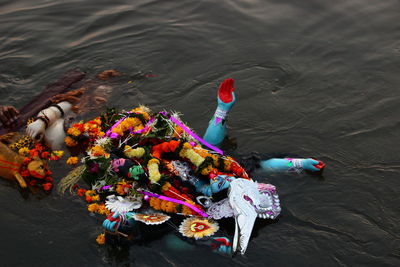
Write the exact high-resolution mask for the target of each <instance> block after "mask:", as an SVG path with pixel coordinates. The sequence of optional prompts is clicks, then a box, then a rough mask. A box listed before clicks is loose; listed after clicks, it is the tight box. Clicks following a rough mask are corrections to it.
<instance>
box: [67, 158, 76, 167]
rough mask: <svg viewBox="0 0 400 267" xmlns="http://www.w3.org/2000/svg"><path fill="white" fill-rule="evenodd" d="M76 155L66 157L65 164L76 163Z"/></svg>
mask: <svg viewBox="0 0 400 267" xmlns="http://www.w3.org/2000/svg"><path fill="white" fill-rule="evenodd" d="M78 160H79V159H78V157H69V158H68V159H67V164H69V165H75V164H77V163H78Z"/></svg>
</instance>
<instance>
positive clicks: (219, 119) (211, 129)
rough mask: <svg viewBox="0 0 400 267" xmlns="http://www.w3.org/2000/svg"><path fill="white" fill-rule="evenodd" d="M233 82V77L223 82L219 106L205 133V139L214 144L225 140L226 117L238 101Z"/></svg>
mask: <svg viewBox="0 0 400 267" xmlns="http://www.w3.org/2000/svg"><path fill="white" fill-rule="evenodd" d="M233 83H234V81H233V79H226V80H225V81H223V82H222V83H221V85H220V87H219V90H218V106H217V109H216V110H215V113H214V116H213V117H212V118H211V120H210V122H209V124H208V128H207V130H206V133H205V134H204V140H206V141H207V142H208V143H210V144H212V145H214V146H218V145H220V144H221V143H222V141H223V140H224V138H225V135H226V117H227V116H228V112H229V111H230V110H231V108H232V107H233V105H234V104H235V102H236V98H235V93H234V92H233V91H234V88H233Z"/></svg>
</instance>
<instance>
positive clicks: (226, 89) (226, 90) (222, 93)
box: [218, 78, 234, 103]
mask: <svg viewBox="0 0 400 267" xmlns="http://www.w3.org/2000/svg"><path fill="white" fill-rule="evenodd" d="M233 83H234V81H233V79H231V78H229V79H226V80H225V81H223V82H222V83H221V85H220V86H219V89H218V97H219V99H221V101H222V102H224V103H230V102H231V101H232V92H233V90H234V88H233Z"/></svg>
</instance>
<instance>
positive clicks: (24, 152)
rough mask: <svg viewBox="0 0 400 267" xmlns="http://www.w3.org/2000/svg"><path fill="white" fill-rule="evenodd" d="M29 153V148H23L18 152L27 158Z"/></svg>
mask: <svg viewBox="0 0 400 267" xmlns="http://www.w3.org/2000/svg"><path fill="white" fill-rule="evenodd" d="M28 153H29V148H27V147H23V148H20V149H19V150H18V154H20V155H21V156H26V155H27V154H28Z"/></svg>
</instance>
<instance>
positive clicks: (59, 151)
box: [53, 150, 64, 158]
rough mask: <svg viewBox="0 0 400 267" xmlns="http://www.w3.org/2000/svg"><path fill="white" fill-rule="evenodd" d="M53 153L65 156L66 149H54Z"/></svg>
mask: <svg viewBox="0 0 400 267" xmlns="http://www.w3.org/2000/svg"><path fill="white" fill-rule="evenodd" d="M53 154H54V155H56V156H59V157H60V158H61V157H62V156H64V151H62V150H54V151H53Z"/></svg>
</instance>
